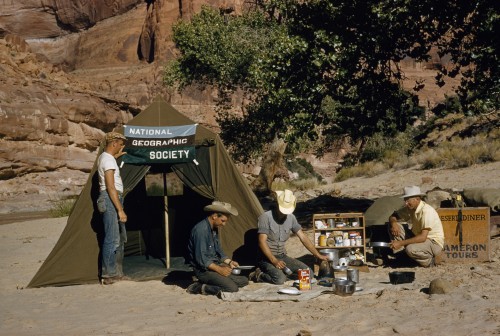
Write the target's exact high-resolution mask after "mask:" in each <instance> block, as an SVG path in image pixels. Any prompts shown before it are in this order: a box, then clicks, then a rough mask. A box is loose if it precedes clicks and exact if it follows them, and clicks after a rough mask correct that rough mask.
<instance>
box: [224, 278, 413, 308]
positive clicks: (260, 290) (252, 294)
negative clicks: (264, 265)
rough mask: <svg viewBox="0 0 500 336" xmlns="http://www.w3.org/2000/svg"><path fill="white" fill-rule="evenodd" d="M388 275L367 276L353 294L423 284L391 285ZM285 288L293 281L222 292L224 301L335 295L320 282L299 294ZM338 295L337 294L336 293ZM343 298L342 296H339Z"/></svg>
mask: <svg viewBox="0 0 500 336" xmlns="http://www.w3.org/2000/svg"><path fill="white" fill-rule="evenodd" d="M386 277H387V275H385V274H383V275H381V276H379V277H373V278H366V279H363V281H362V286H361V287H362V288H363V289H362V290H360V291H357V292H355V293H354V294H353V296H358V295H367V294H377V293H381V292H383V291H384V290H390V291H394V290H397V291H399V290H403V289H413V290H419V289H420V288H421V284H418V283H417V282H413V283H408V284H403V285H391V283H390V282H389V281H388V280H389V279H388V278H387V279H386ZM284 288H289V289H290V288H293V281H287V282H286V283H284V284H283V285H271V284H268V283H250V284H249V285H248V286H246V287H243V288H240V290H239V291H238V292H236V293H227V292H222V293H221V299H222V300H224V301H232V302H244V301H251V302H261V301H274V302H277V301H295V302H298V301H307V300H310V299H314V298H316V297H318V296H320V295H323V294H332V295H335V294H334V293H333V291H332V288H331V287H324V286H320V285H318V284H313V285H312V288H311V289H310V290H305V291H301V292H300V294H299V295H292V294H281V293H279V292H278V291H279V290H280V289H284ZM335 296H337V295H335ZM337 297H339V298H341V297H340V296H337Z"/></svg>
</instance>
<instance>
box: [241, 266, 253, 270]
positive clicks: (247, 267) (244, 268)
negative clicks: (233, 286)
mask: <svg viewBox="0 0 500 336" xmlns="http://www.w3.org/2000/svg"><path fill="white" fill-rule="evenodd" d="M237 268H239V269H242V270H250V269H252V268H255V266H241V265H240V266H238V267H237Z"/></svg>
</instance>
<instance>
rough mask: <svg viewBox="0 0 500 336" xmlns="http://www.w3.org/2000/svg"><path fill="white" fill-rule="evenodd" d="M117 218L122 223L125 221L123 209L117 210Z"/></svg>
mask: <svg viewBox="0 0 500 336" xmlns="http://www.w3.org/2000/svg"><path fill="white" fill-rule="evenodd" d="M118 220H119V221H120V222H122V223H126V222H127V214H126V213H125V211H123V209H122V210H120V211H118Z"/></svg>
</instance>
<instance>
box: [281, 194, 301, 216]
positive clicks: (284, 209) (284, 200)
mask: <svg viewBox="0 0 500 336" xmlns="http://www.w3.org/2000/svg"><path fill="white" fill-rule="evenodd" d="M276 199H277V201H278V207H279V209H280V211H281V213H282V214H284V215H289V214H291V213H292V212H293V211H294V210H295V203H296V201H297V199H296V198H295V195H294V194H293V192H292V191H291V190H288V189H285V190H276Z"/></svg>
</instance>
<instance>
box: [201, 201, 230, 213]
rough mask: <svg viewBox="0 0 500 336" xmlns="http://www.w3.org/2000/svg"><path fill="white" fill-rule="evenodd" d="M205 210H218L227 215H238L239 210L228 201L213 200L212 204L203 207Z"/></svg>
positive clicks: (217, 211)
mask: <svg viewBox="0 0 500 336" xmlns="http://www.w3.org/2000/svg"><path fill="white" fill-rule="evenodd" d="M203 210H204V211H206V212H216V213H223V214H226V215H233V216H238V210H237V209H236V208H235V207H233V206H232V205H231V204H230V203H227V202H219V201H213V202H212V204H210V205H207V206H206V207H204V208H203Z"/></svg>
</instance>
